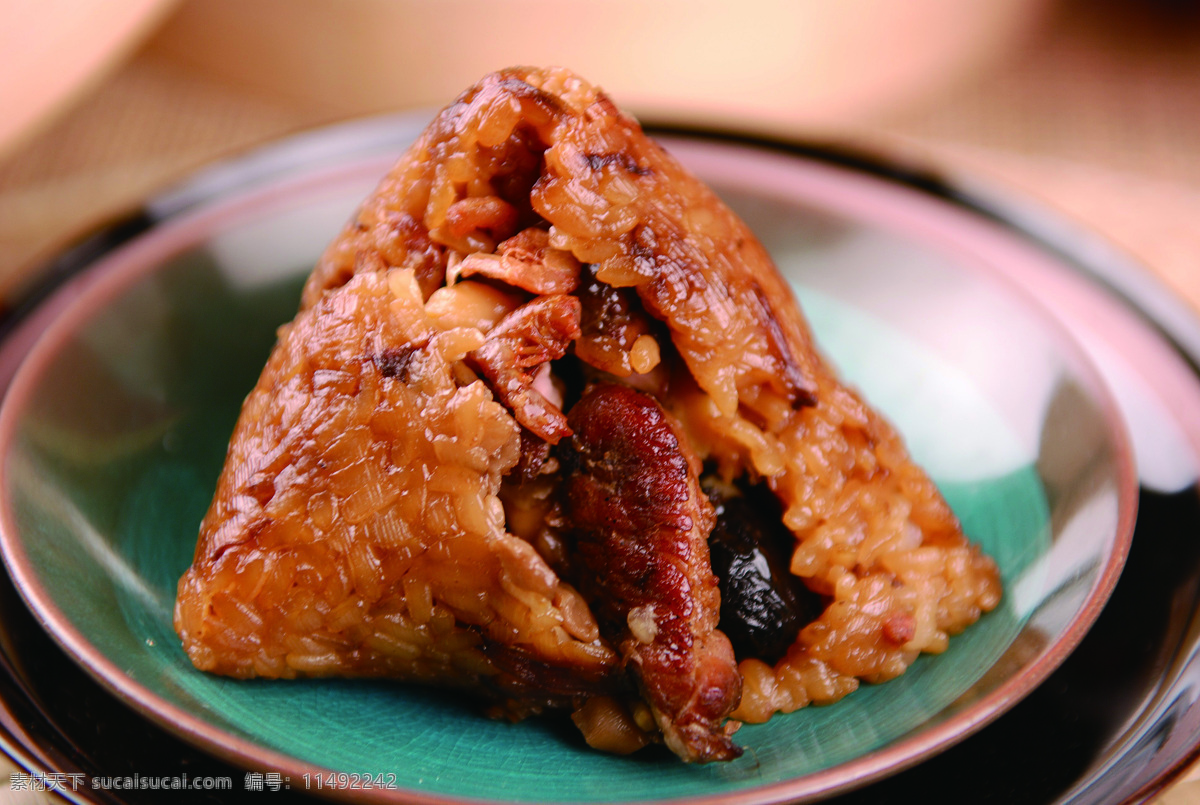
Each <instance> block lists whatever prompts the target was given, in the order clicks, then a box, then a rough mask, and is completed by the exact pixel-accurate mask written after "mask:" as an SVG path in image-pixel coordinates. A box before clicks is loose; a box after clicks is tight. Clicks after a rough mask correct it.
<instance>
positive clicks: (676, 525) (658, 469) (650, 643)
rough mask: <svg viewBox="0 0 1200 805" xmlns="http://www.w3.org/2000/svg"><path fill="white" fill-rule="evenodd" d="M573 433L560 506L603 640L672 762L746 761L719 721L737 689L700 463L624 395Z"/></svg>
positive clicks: (596, 395)
mask: <svg viewBox="0 0 1200 805" xmlns="http://www.w3.org/2000/svg"><path fill="white" fill-rule="evenodd" d="M568 422H569V423H570V426H571V430H572V431H573V432H574V435H573V436H572V437H571V439H570V440H569V441H567V442H565V443H564V448H565V449H562V450H560V455H561V461H562V464H563V491H564V493H565V494H564V500H565V501H566V511H567V517H568V520H569V521H570V522H571V523H572V525H573V527H574V531H575V537H576V540H577V541H576V550H577V551H578V554H579V556H580V557H581V559H582V565H583V567H584V568H585V569H586V574H585V578H586V579H587V580H588V582H587V583H588V586H587V587H584V591H585V594H587V593H588V592H590V593H591V594H592V596H593V602H594V603H593V609H594V610H595V611H596V612H597V615H598V617H599V619H600V623H601V625H602V630H603V631H605V632H606V633H607V636H609V637H610V639H611V640H612V642H613V643H615V644H616V645H617V646H618V647H619V650H620V653H621V657H622V659H623V660H624V661H625V663H626V664H627V665H628V666H629V667H631V668H632V669H633V672H634V675H635V676H636V677H637V679H638V682H639V685H640V687H641V689H642V692H643V695H644V696H645V698H646V700H647V701H648V702H649V704H650V708H651V710H652V712H653V713H654V717H655V720H656V721H657V723H658V725H659V728H660V729H661V730H662V733H663V736H664V739H665V740H666V743H667V745H668V746H669V747H670V748H671V749H672V750H673V751H674V752H675V753H676V754H677V755H679V756H680V757H682V758H684V759H685V760H689V761H702V762H703V761H710V760H729V759H731V758H734V757H737V756H739V755H740V754H741V749H740V748H739V747H737V746H736V745H735V744H734V743H733V742H732V741H731V740H730V738H729V735H728V734H727V733H726V731H725V729H724V727H723V722H724V720H725V718H726V717H727V716H728V715H729V714H730V712H732V711H733V709H734V708H735V707H736V706H737V704H738V701H739V699H740V697H741V692H742V680H741V676H740V675H739V674H738V670H737V664H736V662H735V660H734V656H733V647H732V646H731V645H730V643H729V638H727V637H726V636H725V635H724V634H722V633H721V632H720V631H718V630H717V621H718V620H719V618H720V605H721V595H720V592H719V590H718V588H717V579H716V577H715V576H713V573H712V568H711V566H710V564H709V557H708V535H709V532H710V531H712V527H713V523H714V520H715V518H714V515H713V509H712V505H711V504H710V503H709V502H708V499H707V498H706V497H705V495H704V493H703V492H702V491H701V490H700V484H699V481H698V480H697V471H698V469H699V463H698V462H697V461H696V459H695V457H694V456H693V455H691V452H690V450H688V448H687V446H686V442H685V441H683V440H682V439H681V438H680V435H679V433H678V427H677V426H676V425H675V424H674V423H672V422H671V421H670V418H669V417H668V416H667V414H666V413H665V412H664V411H663V409H662V407H661V406H660V405H659V404H658V402H657V401H656V400H655V399H654V398H653V397H651V396H649V395H648V394H644V393H642V392H639V391H636V390H634V389H631V388H629V387H627V386H620V385H615V384H606V385H601V386H597V387H596V388H593V389H591V390H590V391H588V392H587V393H586V394H585V395H584V396H583V399H581V400H580V401H579V403H577V404H576V405H575V407H574V408H572V409H571V413H570V416H569V417H568ZM589 587H590V588H591V589H590V590H589Z"/></svg>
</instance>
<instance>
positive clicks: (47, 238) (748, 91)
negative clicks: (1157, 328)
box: [0, 0, 1200, 304]
mask: <svg viewBox="0 0 1200 805" xmlns="http://www.w3.org/2000/svg"><path fill="white" fill-rule="evenodd" d="M643 6H645V7H648V8H649V9H651V10H650V11H644V10H640V9H642V7H643ZM97 7H98V8H99V9H100V11H95V10H92V11H89V12H88V14H85V15H84V16H85V17H86V19H87V20H88V22H87V30H88V31H89V32H90V34H91V38H92V39H94V40H104V42H105V43H106V44H107V47H108V49H109V52H110V55H109V57H108V60H107V62H106V61H105V60H104V59H103V58H98V57H95V56H93V57H91V60H90V61H89V62H88V63H89V65H90V71H91V72H90V74H89V75H88V76H86V77H85V78H84V80H82V81H80V80H79V79H78V78H77V77H76V78H75V79H74V81H75V84H76V85H80V84H81V85H82V89H80V88H78V87H75V88H71V87H68V90H69V91H67V92H63V88H62V86H59V85H61V84H63V83H64V82H63V81H61V80H59V79H58V78H56V76H57V75H58V74H59V73H61V72H71V71H72V70H75V71H78V70H79V67H78V66H77V65H76V62H78V61H88V59H87V58H86V57H87V55H88V54H87V53H85V52H84V51H85V50H86V49H85V48H80V47H79V46H78V43H77V41H73V40H71V39H70V38H69V36H67V35H65V34H63V33H62V29H63V28H64V27H65V28H70V27H71V25H68V24H67V22H66V21H71V20H74V22H73V23H72V24H73V25H74V26H75V27H76V28H77V27H78V26H79V24H80V23H79V21H78V19H77V18H76V16H73V15H72V14H71V13H70V9H71V8H75V9H77V10H78V9H95V8H97ZM131 8H133V9H134V11H136V12H137V13H135V14H132V15H131V14H130V12H129V9H131ZM39 10H40V11H39ZM122 10H124V11H122ZM80 13H82V12H80ZM131 17H132V18H133V19H132V20H131V19H130V18H131ZM138 20H141V21H142V22H141V25H140V27H139V25H138ZM122 26H123V27H122ZM55 35H57V36H58V40H56V39H55ZM64 37H65V41H64ZM76 39H78V37H76ZM39 42H44V43H45V45H44V46H43V47H42V52H41V58H42V60H43V64H42V65H41V66H40V67H39V66H38V64H37V58H36V57H37V56H38V44H37V43H39ZM13 43H18V44H20V43H24V51H33V52H34V55H33V56H30V55H29V54H28V53H26V56H25V58H26V63H24V64H23V65H22V68H21V71H17V72H14V71H7V70H4V71H0V76H3V78H0V109H4V110H5V112H4V116H5V117H6V119H16V118H18V117H21V115H20V114H18V113H17V112H15V111H12V110H14V109H15V108H16V106H17V105H19V103H20V101H21V96H20V95H19V91H20V90H21V88H22V87H23V88H24V90H23V91H24V94H25V97H26V98H28V97H29V96H30V95H31V94H32V95H33V96H40V100H39V101H38V102H39V103H41V104H42V106H43V107H45V108H43V109H41V110H40V111H39V113H38V114H36V115H33V116H32V119H31V120H27V121H26V122H25V123H24V125H23V126H22V127H21V130H20V131H17V132H15V133H14V132H12V131H6V130H4V129H0V298H7V299H11V298H13V297H14V295H18V294H19V293H20V290H21V289H22V288H23V287H25V286H26V285H27V283H28V282H29V281H30V278H31V277H32V276H34V274H35V272H36V268H37V266H38V264H39V263H40V262H41V261H43V260H44V259H45V258H46V257H48V256H49V255H51V254H52V253H53V252H54V250H55V249H57V248H59V247H60V246H61V245H62V244H63V243H64V242H66V241H68V240H70V239H71V238H73V237H76V236H78V235H79V234H80V233H81V232H84V231H86V230H87V229H88V228H90V227H92V226H95V225H96V224H97V223H99V222H101V221H103V220H105V219H107V218H109V217H111V216H113V215H115V214H117V213H119V212H120V211H121V210H124V209H127V208H129V207H131V206H133V205H134V204H136V203H137V202H138V201H139V200H140V199H142V198H144V197H145V196H146V195H147V194H149V193H151V192H153V191H154V190H156V189H158V188H161V187H163V186H164V185H165V184H167V183H170V182H172V181H174V180H177V179H179V178H181V177H182V176H185V175H186V174H187V173H188V172H189V171H191V170H193V169H195V168H196V167H198V166H200V165H203V164H205V163H207V162H210V161H212V160H213V159H216V158H218V157H222V156H227V155H231V154H235V153H237V152H239V151H241V150H243V149H246V148H248V147H250V146H252V145H255V144H258V143H262V142H266V141H269V140H272V139H274V138H277V137H280V136H282V135H285V134H288V133H292V132H295V131H299V130H303V129H307V128H310V127H313V126H317V125H320V124H323V123H329V122H333V121H337V120H343V119H347V118H352V117H356V116H361V115H365V114H371V113H375V112H380V111H391V110H395V109H400V108H408V107H414V106H433V105H441V104H443V103H445V102H446V101H447V100H449V99H450V98H451V97H453V96H454V95H455V94H457V92H459V91H460V90H461V89H462V88H463V87H465V86H466V85H467V84H469V83H470V82H472V81H474V80H475V79H476V78H478V77H479V75H481V74H482V73H483V72H485V71H487V70H488V69H492V68H495V67H499V66H503V65H506V64H510V63H519V62H526V63H546V62H558V63H563V64H566V65H568V66H571V67H573V68H574V69H576V70H577V71H579V72H581V73H582V74H584V75H585V76H587V77H588V78H589V79H590V80H593V81H595V82H597V83H600V84H601V85H602V86H604V87H606V88H607V89H608V90H609V91H610V93H612V94H613V95H614V96H615V97H616V98H617V100H618V101H619V102H620V103H622V104H623V105H626V106H630V107H632V108H633V109H635V110H636V111H637V112H639V113H640V114H641V115H642V116H643V117H647V118H654V119H663V120H690V121H697V122H715V123H720V124H724V125H729V126H735V127H742V128H749V129H756V130H762V131H768V132H773V133H777V134H784V135H787V136H797V137H801V138H819V139H835V140H839V141H849V142H853V143H857V144H860V145H862V146H864V147H866V148H868V149H870V150H874V151H879V152H882V153H885V154H886V153H895V152H897V151H899V152H904V153H910V154H915V155H916V156H917V157H918V158H922V159H927V160H928V161H930V162H932V163H933V164H937V165H946V166H949V167H952V168H960V169H965V170H968V171H971V172H974V173H981V174H984V175H986V176H988V177H991V178H992V179H993V180H994V181H999V182H1001V183H1005V184H1010V185H1013V186H1015V187H1016V188H1018V189H1020V190H1021V191H1022V192H1026V193H1029V194H1033V195H1036V196H1039V197H1041V198H1043V199H1045V200H1047V201H1049V202H1050V203H1051V204H1053V205H1055V206H1057V207H1059V208H1061V209H1063V210H1065V211H1066V212H1067V213H1068V214H1070V215H1072V216H1074V217H1076V218H1078V219H1080V220H1082V221H1084V222H1085V223H1087V224H1088V225H1090V226H1092V227H1093V228H1095V229H1098V230H1100V231H1101V232H1103V233H1104V234H1105V235H1107V236H1108V237H1109V238H1110V239H1111V240H1113V241H1114V242H1116V243H1117V244H1118V245H1120V246H1122V247H1124V248H1125V249H1127V250H1129V251H1131V252H1133V253H1134V254H1135V255H1137V256H1138V257H1139V258H1140V259H1142V260H1143V261H1144V262H1147V263H1149V264H1150V265H1151V266H1152V267H1154V268H1155V270H1157V271H1159V272H1160V273H1162V274H1163V275H1164V276H1165V277H1166V278H1167V279H1168V281H1170V282H1171V283H1172V284H1173V285H1175V287H1177V288H1179V289H1180V290H1181V291H1183V292H1184V293H1185V294H1186V295H1187V296H1188V297H1189V298H1191V299H1192V300H1193V301H1195V302H1196V303H1197V304H1200V272H1198V271H1197V270H1196V267H1195V263H1196V259H1197V258H1196V257H1195V255H1197V254H1200V234H1197V230H1200V226H1197V225H1196V223H1195V222H1196V221H1197V220H1198V215H1197V214H1198V213H1200V136H1198V135H1197V134H1196V132H1197V130H1198V128H1200V93H1198V92H1197V87H1196V77H1197V76H1200V11H1197V4H1195V3H1192V2H1188V0H1173V1H1172V0H1145V1H1144V2H1139V0H1090V1H1089V0H1005V2H1002V3H991V2H988V3H982V2H981V3H973V2H968V3H964V2H961V0H840V2H838V3H817V2H792V1H791V0H737V2H716V1H715V0H660V2H658V3H653V4H644V3H640V2H637V0H509V1H508V2H505V3H499V4H497V3H489V2H483V1H482V0H441V1H440V2H434V1H433V0H46V2H36V1H35V0H0V54H7V55H0V59H4V58H10V59H11V58H13V57H12V53H13V52H14V51H13V49H12V47H11V46H12V45H13ZM31 43H32V44H31ZM6 44H7V45H9V46H10V47H8V48H6V47H5V45H6ZM131 50H132V51H133V52H132V53H131V54H130V51H131ZM5 82H8V84H9V85H14V84H15V85H18V92H14V91H13V90H12V88H11V86H10V87H9V88H8V89H6V87H5ZM68 83H69V82H68ZM29 87H32V88H33V90H32V91H31V90H29ZM14 98H16V100H15V101H14V100H13V99H14ZM27 117H28V116H27Z"/></svg>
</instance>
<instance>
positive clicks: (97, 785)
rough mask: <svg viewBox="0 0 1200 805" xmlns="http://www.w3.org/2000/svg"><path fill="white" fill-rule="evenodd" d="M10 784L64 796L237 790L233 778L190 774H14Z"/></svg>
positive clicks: (19, 787) (15, 786)
mask: <svg viewBox="0 0 1200 805" xmlns="http://www.w3.org/2000/svg"><path fill="white" fill-rule="evenodd" d="M8 785H9V789H10V790H12V791H57V792H63V793H66V792H67V791H81V790H84V789H88V788H91V789H93V790H96V791H136V790H142V791H145V790H158V791H230V790H232V789H233V780H232V779H231V778H229V777H204V776H201V777H189V776H188V775H186V774H181V775H178V776H170V775H168V776H162V775H142V774H132V775H124V776H114V777H102V776H96V777H88V776H87V775H86V774H62V773H48V772H47V773H43V772H32V773H23V772H13V773H12V776H11V777H10V778H9V783H8Z"/></svg>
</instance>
